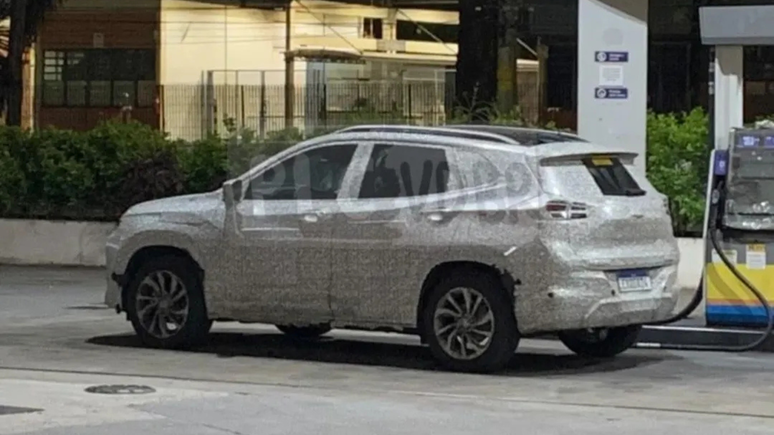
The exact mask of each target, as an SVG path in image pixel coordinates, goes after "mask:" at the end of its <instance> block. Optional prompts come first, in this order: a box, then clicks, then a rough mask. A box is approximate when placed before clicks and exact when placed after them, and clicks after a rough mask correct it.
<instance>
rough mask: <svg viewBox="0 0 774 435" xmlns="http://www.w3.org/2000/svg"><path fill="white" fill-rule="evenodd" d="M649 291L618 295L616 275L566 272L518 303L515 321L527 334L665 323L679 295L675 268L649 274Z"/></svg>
mask: <svg viewBox="0 0 774 435" xmlns="http://www.w3.org/2000/svg"><path fill="white" fill-rule="evenodd" d="M649 275H650V278H651V283H652V288H651V290H648V291H639V292H621V291H620V290H619V289H618V284H617V279H616V275H615V273H614V272H611V271H597V270H580V271H574V272H570V273H568V274H566V275H564V276H563V277H562V278H561V279H559V280H557V281H556V282H553V283H551V284H550V285H548V286H546V287H545V288H544V289H543V290H542V291H540V292H535V293H531V294H527V295H522V297H521V298H519V299H517V303H516V318H517V319H518V322H519V330H520V331H521V332H522V333H525V334H531V333H542V332H557V331H564V330H573V329H587V328H612V327H618V326H626V325H637V324H645V323H651V322H656V321H659V320H664V319H666V318H668V317H669V316H670V315H671V314H672V312H673V310H674V308H675V306H676V305H677V299H678V297H679V292H677V291H675V289H674V284H675V281H676V279H677V265H676V264H673V265H667V266H662V267H655V268H652V269H650V273H649Z"/></svg>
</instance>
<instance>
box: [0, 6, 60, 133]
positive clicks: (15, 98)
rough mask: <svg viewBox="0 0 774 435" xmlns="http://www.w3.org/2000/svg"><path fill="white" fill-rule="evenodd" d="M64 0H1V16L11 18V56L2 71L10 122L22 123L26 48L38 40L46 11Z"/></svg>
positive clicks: (5, 103) (3, 98)
mask: <svg viewBox="0 0 774 435" xmlns="http://www.w3.org/2000/svg"><path fill="white" fill-rule="evenodd" d="M61 2H62V0H0V19H6V18H10V19H11V29H10V32H9V35H8V57H7V58H6V62H4V64H3V65H2V67H3V68H2V72H1V73H0V75H1V77H2V84H3V90H4V92H3V93H2V95H1V96H0V98H2V100H3V101H2V102H3V103H4V105H5V107H6V109H7V110H6V124H7V125H14V126H19V125H21V117H22V116H21V115H22V95H23V94H24V80H23V70H24V51H25V49H26V48H27V47H29V46H30V45H31V44H32V43H33V42H34V41H35V37H36V36H37V34H38V27H39V26H40V23H42V22H43V18H44V17H45V13H46V11H48V10H51V9H53V8H54V7H56V6H57V5H58V4H59V3H61Z"/></svg>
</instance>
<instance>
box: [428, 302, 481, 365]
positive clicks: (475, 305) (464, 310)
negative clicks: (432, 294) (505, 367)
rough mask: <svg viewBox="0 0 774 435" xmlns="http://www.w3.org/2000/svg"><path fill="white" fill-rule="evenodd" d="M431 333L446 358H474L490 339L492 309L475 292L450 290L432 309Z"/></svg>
mask: <svg viewBox="0 0 774 435" xmlns="http://www.w3.org/2000/svg"><path fill="white" fill-rule="evenodd" d="M433 331H434V332H435V336H436V338H437V339H438V342H439V344H440V345H441V347H442V348H443V350H444V352H446V354H447V355H449V356H451V357H453V358H455V359H459V360H471V359H475V358H478V357H479V356H481V355H482V354H483V353H484V352H486V350H487V349H488V348H489V345H490V344H491V342H492V337H493V336H494V332H495V318H494V313H493V312H492V307H491V306H490V305H489V302H488V301H487V300H486V298H485V297H484V295H482V294H481V293H480V292H478V291H477V290H474V289H471V288H465V287H461V288H455V289H452V290H450V291H449V292H448V293H446V295H444V297H443V298H442V299H441V300H440V301H439V302H438V305H437V306H436V309H435V313H434V315H433Z"/></svg>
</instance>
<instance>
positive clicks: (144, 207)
mask: <svg viewBox="0 0 774 435" xmlns="http://www.w3.org/2000/svg"><path fill="white" fill-rule="evenodd" d="M221 197H222V195H221V192H220V190H217V191H215V192H208V193H199V194H193V195H182V196H172V197H169V198H162V199H155V200H152V201H146V202H141V203H139V204H136V205H134V206H132V207H131V208H129V210H127V211H126V213H124V216H142V215H163V216H171V215H204V214H207V213H208V212H212V211H213V210H216V209H218V208H219V207H222V205H223V201H222V199H221Z"/></svg>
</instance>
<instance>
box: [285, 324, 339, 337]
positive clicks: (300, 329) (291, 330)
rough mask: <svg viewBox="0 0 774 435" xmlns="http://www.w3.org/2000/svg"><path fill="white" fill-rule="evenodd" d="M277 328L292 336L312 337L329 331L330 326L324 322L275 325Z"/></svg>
mask: <svg viewBox="0 0 774 435" xmlns="http://www.w3.org/2000/svg"><path fill="white" fill-rule="evenodd" d="M276 326H277V329H279V330H280V331H282V332H283V333H284V334H285V335H288V336H290V337H294V338H302V339H313V338H318V337H320V336H321V335H324V334H327V333H328V332H330V331H331V326H330V325H326V324H321V325H310V326H293V325H276Z"/></svg>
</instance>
